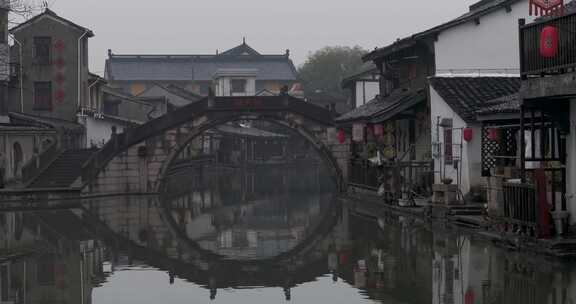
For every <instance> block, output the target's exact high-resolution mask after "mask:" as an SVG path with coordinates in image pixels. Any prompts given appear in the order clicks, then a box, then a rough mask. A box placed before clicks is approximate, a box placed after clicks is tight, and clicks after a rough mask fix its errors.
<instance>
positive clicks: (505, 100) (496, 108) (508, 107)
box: [476, 94, 520, 115]
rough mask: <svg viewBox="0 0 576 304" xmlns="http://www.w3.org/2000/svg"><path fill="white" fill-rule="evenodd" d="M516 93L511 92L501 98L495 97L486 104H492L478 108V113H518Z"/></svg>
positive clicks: (518, 106)
mask: <svg viewBox="0 0 576 304" xmlns="http://www.w3.org/2000/svg"><path fill="white" fill-rule="evenodd" d="M518 97H519V96H518V94H512V95H508V96H504V97H501V98H496V99H494V100H492V101H490V102H488V103H487V104H493V105H491V106H487V107H484V108H481V109H479V110H478V111H477V112H476V113H477V114H478V115H490V114H502V113H519V112H520V99H519V98H518Z"/></svg>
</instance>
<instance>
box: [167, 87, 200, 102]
mask: <svg viewBox="0 0 576 304" xmlns="http://www.w3.org/2000/svg"><path fill="white" fill-rule="evenodd" d="M164 89H166V90H167V91H168V92H170V93H172V94H174V95H178V96H180V97H182V98H185V99H188V100H190V101H198V100H200V99H202V96H201V95H198V94H196V93H194V92H190V91H188V90H186V89H184V88H181V87H179V86H177V85H173V84H169V85H167V86H165V87H164Z"/></svg>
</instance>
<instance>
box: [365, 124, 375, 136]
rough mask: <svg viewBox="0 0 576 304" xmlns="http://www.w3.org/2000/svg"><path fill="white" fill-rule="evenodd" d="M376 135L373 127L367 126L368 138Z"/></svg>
mask: <svg viewBox="0 0 576 304" xmlns="http://www.w3.org/2000/svg"><path fill="white" fill-rule="evenodd" d="M373 135H374V127H373V126H372V125H366V136H368V137H372V136H373Z"/></svg>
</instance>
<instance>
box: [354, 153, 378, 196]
mask: <svg viewBox="0 0 576 304" xmlns="http://www.w3.org/2000/svg"><path fill="white" fill-rule="evenodd" d="M349 165H350V167H349V174H350V176H349V182H350V183H351V184H354V185H358V186H363V187H367V188H371V189H378V186H379V185H380V183H379V181H378V174H379V173H378V172H379V168H378V167H377V166H376V165H374V164H371V163H370V162H369V161H368V160H365V159H353V160H351V161H350V164H349Z"/></svg>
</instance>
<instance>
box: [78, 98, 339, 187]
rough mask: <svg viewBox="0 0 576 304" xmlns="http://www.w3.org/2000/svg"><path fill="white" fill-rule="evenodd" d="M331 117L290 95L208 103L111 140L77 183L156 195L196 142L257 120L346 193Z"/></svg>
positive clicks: (153, 121) (227, 99)
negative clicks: (294, 142) (302, 143)
mask: <svg viewBox="0 0 576 304" xmlns="http://www.w3.org/2000/svg"><path fill="white" fill-rule="evenodd" d="M333 119H334V117H333V113H332V112H330V111H329V110H327V109H325V108H322V107H319V106H316V105H314V104H311V103H308V102H305V101H303V100H301V99H298V98H295V97H292V96H290V95H280V96H250V97H213V96H209V97H206V98H204V99H202V100H200V101H198V102H195V103H192V104H189V105H187V106H184V107H182V108H179V109H177V110H176V111H173V112H170V113H168V114H166V115H164V116H162V117H159V118H157V119H154V120H151V121H149V122H148V123H146V124H144V125H141V126H138V127H136V128H132V129H126V130H125V131H124V132H123V133H120V134H115V135H113V137H112V139H111V140H110V141H109V142H108V143H107V144H106V145H105V146H104V147H103V148H102V149H101V150H100V151H98V152H97V153H96V154H94V155H93V156H92V157H91V158H90V159H89V160H88V161H87V162H86V163H85V164H84V165H83V167H82V170H81V178H80V179H79V180H78V181H77V183H80V185H78V184H76V185H77V186H80V187H82V189H83V192H84V193H98V194H115V193H157V192H161V191H162V188H163V181H164V179H165V177H166V176H167V172H168V168H169V167H170V165H171V164H172V163H173V162H174V160H175V159H176V157H177V156H178V154H179V153H180V152H182V151H183V149H184V148H185V147H186V146H187V145H188V144H189V143H190V142H191V141H192V140H193V139H194V138H196V137H198V136H199V135H201V134H202V133H203V132H205V131H207V130H209V129H212V128H214V127H215V126H218V125H222V124H225V123H227V122H232V121H241V120H261V121H267V122H271V123H274V124H277V125H281V126H284V127H286V128H289V129H291V130H293V131H295V132H296V133H297V134H299V135H300V136H302V137H303V138H305V139H306V140H307V141H308V142H309V143H310V144H311V145H312V146H313V147H314V149H315V150H316V151H317V152H318V154H319V156H320V157H321V159H322V160H323V161H324V163H325V164H326V165H327V167H328V168H329V169H330V170H331V175H332V177H333V178H334V180H335V182H336V185H337V187H338V189H339V190H340V191H343V190H344V188H345V187H344V185H345V182H344V181H345V179H346V168H347V159H348V149H347V147H346V146H345V145H341V144H338V143H337V142H336V140H335V139H334V138H330V137H333V136H328V135H327V133H328V128H330V127H333V126H334V120H333Z"/></svg>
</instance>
